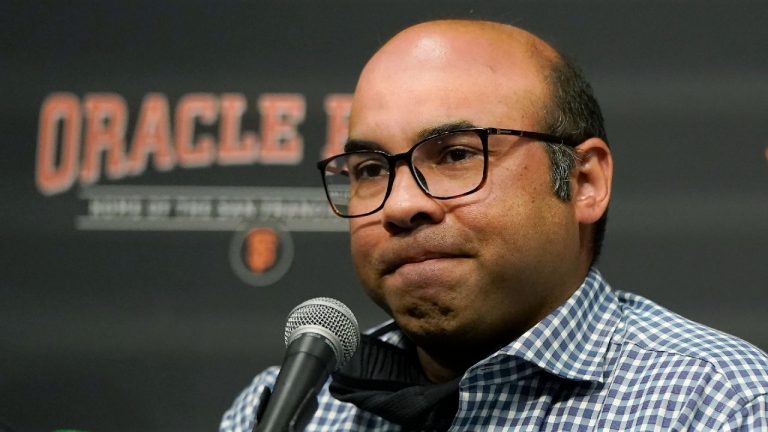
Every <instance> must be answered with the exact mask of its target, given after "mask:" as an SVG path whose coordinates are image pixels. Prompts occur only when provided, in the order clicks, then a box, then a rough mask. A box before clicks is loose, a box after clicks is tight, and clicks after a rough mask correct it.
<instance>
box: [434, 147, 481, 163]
mask: <svg viewBox="0 0 768 432" xmlns="http://www.w3.org/2000/svg"><path fill="white" fill-rule="evenodd" d="M478 156H482V152H478V151H477V150H476V149H472V148H468V147H451V148H449V149H445V151H443V153H442V155H441V156H440V159H439V161H438V163H440V164H451V163H459V162H462V161H466V160H467V159H472V158H475V157H478Z"/></svg>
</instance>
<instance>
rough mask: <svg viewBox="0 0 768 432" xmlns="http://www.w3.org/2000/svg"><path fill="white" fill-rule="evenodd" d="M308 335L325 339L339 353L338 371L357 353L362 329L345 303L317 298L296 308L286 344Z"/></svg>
mask: <svg viewBox="0 0 768 432" xmlns="http://www.w3.org/2000/svg"><path fill="white" fill-rule="evenodd" d="M306 333H315V334H319V335H321V336H323V337H324V338H325V339H326V341H327V342H329V345H330V346H331V348H333V351H334V352H335V354H336V369H337V370H338V369H339V368H341V367H342V366H343V365H344V364H345V363H346V362H347V361H349V359H350V358H352V355H353V354H354V353H355V351H357V346H358V345H359V344H360V328H359V327H358V325H357V319H356V318H355V315H354V314H353V313H352V311H351V310H349V308H348V307H347V306H346V305H345V304H344V303H342V302H340V301H338V300H336V299H332V298H328V297H317V298H313V299H310V300H307V301H305V302H304V303H302V304H300V305H298V306H296V307H295V308H293V310H292V311H291V312H290V313H289V314H288V322H287V323H286V324H285V345H286V346H287V345H289V344H290V343H291V342H292V341H293V340H294V339H296V338H297V337H299V336H301V335H302V334H306Z"/></svg>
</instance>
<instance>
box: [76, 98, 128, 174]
mask: <svg viewBox="0 0 768 432" xmlns="http://www.w3.org/2000/svg"><path fill="white" fill-rule="evenodd" d="M83 105H84V107H85V117H86V126H85V140H84V141H85V142H84V148H83V156H82V157H83V161H82V166H81V167H80V182H81V184H91V183H95V182H96V181H97V180H98V179H99V177H100V175H101V155H102V153H104V151H105V150H106V151H107V169H106V171H107V176H108V177H109V178H112V179H114V178H120V177H122V176H124V175H125V173H126V171H127V168H128V167H127V166H126V165H127V164H126V161H125V126H126V123H127V122H128V108H127V105H126V103H125V100H124V99H123V98H122V97H121V96H120V95H117V94H114V93H104V94H90V95H86V96H85V102H84V104H83Z"/></svg>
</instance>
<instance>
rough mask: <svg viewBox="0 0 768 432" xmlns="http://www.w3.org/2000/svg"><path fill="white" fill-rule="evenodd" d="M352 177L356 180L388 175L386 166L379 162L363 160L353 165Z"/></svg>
mask: <svg viewBox="0 0 768 432" xmlns="http://www.w3.org/2000/svg"><path fill="white" fill-rule="evenodd" d="M353 174H354V175H353V177H354V178H355V179H356V180H367V179H377V178H381V177H387V176H389V172H388V169H387V166H386V165H384V164H382V163H379V162H373V161H368V162H363V163H360V164H358V165H356V166H355V169H354V171H353Z"/></svg>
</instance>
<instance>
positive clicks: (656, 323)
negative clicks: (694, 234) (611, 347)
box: [614, 291, 768, 399]
mask: <svg viewBox="0 0 768 432" xmlns="http://www.w3.org/2000/svg"><path fill="white" fill-rule="evenodd" d="M614 293H615V294H616V297H617V298H618V301H619V306H620V308H621V310H622V315H623V317H624V319H623V329H621V331H620V333H621V343H626V344H632V345H634V346H635V347H637V348H638V349H641V350H645V351H651V352H656V353H659V355H674V356H682V357H688V358H689V359H693V360H696V361H697V362H698V363H699V364H700V365H701V367H702V368H704V369H710V370H711V371H712V372H713V373H714V374H716V375H718V376H719V377H718V379H720V380H722V382H723V384H724V385H728V386H731V387H732V389H733V390H734V391H735V392H736V393H738V394H740V395H741V396H742V397H745V398H746V399H752V398H755V397H758V396H761V395H766V394H768V355H767V354H766V353H765V352H763V351H761V350H760V349H758V348H757V347H755V346H753V345H751V344H750V343H748V342H746V341H744V340H741V339H739V338H737V337H735V336H732V335H729V334H727V333H723V332H721V331H719V330H715V329H713V328H710V327H707V326H705V325H703V324H700V323H697V322H694V321H691V320H689V319H687V318H684V317H682V316H680V315H678V314H676V313H674V312H671V311H670V310H668V309H666V308H664V307H662V306H660V305H658V304H656V303H654V302H652V301H650V300H648V299H646V298H644V297H642V296H639V295H637V294H632V293H627V292H623V291H614Z"/></svg>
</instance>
